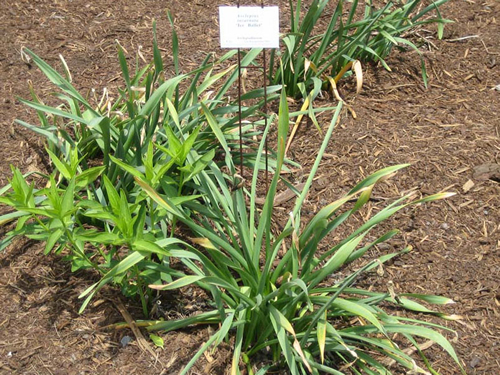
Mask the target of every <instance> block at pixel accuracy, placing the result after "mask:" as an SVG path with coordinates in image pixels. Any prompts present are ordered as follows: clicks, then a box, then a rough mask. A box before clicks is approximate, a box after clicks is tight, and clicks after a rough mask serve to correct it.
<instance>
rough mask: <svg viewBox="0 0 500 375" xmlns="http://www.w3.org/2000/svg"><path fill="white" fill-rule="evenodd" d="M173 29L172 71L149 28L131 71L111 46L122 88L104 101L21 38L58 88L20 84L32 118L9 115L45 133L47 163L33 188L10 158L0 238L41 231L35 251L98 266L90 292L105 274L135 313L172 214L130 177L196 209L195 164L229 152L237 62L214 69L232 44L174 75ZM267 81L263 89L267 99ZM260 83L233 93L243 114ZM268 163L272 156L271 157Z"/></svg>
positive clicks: (249, 131)
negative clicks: (142, 61) (147, 57)
mask: <svg viewBox="0 0 500 375" xmlns="http://www.w3.org/2000/svg"><path fill="white" fill-rule="evenodd" d="M173 37H174V38H173V40H174V43H173V44H174V47H173V55H174V68H175V71H176V73H177V74H176V75H175V76H174V77H172V78H170V79H165V78H164V76H165V75H166V73H165V68H164V63H163V60H162V58H161V55H160V51H159V48H158V46H157V43H156V37H155V38H154V42H153V54H154V62H153V63H152V64H150V65H147V66H146V67H144V68H141V69H140V68H139V64H138V61H139V59H137V65H136V68H135V73H134V74H133V75H132V76H131V74H130V72H129V65H128V63H127V59H126V55H125V52H124V50H123V49H122V48H121V46H119V49H118V55H119V61H120V66H121V70H122V75H123V80H124V82H125V88H124V89H118V92H119V97H118V99H117V100H115V101H113V100H112V99H111V98H110V97H109V94H108V92H107V90H104V94H103V97H102V98H101V100H100V102H99V103H97V101H96V103H95V104H94V105H93V104H91V100H90V99H87V98H85V97H84V96H83V95H82V94H80V93H79V92H78V91H77V90H76V89H75V87H74V86H73V85H72V84H71V74H70V72H69V70H68V68H67V64H66V63H65V61H64V59H63V67H64V69H65V75H64V76H63V75H61V74H59V73H58V72H57V71H56V70H55V69H54V68H52V67H51V66H49V65H48V64H47V63H46V62H45V61H43V60H42V59H41V58H39V57H38V56H37V55H36V54H35V53H33V52H32V51H30V50H28V49H26V50H25V53H26V54H27V55H29V56H30V57H31V58H32V61H33V62H34V64H36V65H37V66H38V67H39V68H40V70H41V71H42V72H43V73H44V74H45V75H46V77H47V78H48V79H49V80H50V81H51V82H52V83H53V84H54V85H56V86H57V87H58V88H59V89H60V92H57V93H55V94H54V96H55V98H56V99H58V100H60V104H58V105H56V106H49V105H46V104H44V103H43V102H42V100H41V99H40V98H39V97H38V96H37V95H36V93H35V90H34V89H33V87H30V90H31V95H32V100H31V101H28V100H23V99H20V100H21V101H22V102H23V103H24V104H26V105H27V106H29V107H30V108H33V109H35V110H36V111H37V114H38V118H39V121H40V125H39V126H35V125H31V124H28V123H26V122H24V121H21V120H17V122H18V123H19V124H21V125H23V126H25V127H27V128H29V129H31V130H33V131H35V132H36V133H38V134H40V135H42V136H43V137H44V138H45V140H46V141H47V155H48V157H49V159H50V161H51V164H52V165H53V167H54V170H53V171H52V172H51V173H49V174H47V175H45V174H39V176H40V177H41V178H42V179H43V180H44V182H43V183H46V187H45V188H41V189H40V188H36V187H35V184H34V183H31V184H30V183H29V182H28V180H27V176H23V175H22V174H21V172H20V171H19V170H18V169H15V168H13V178H12V180H11V183H10V184H9V185H7V186H6V187H5V188H3V189H2V191H1V194H0V203H3V204H6V205H8V206H10V207H11V208H13V209H14V210H15V211H14V212H11V213H8V214H6V215H3V216H1V217H0V222H2V223H5V222H8V221H12V220H17V225H16V227H15V228H14V229H13V230H12V231H11V232H9V233H8V234H7V235H6V236H5V237H4V238H3V239H2V241H1V242H0V249H3V248H5V247H6V246H7V245H8V244H9V243H10V242H11V240H12V239H13V238H14V237H16V236H27V237H29V238H32V239H36V240H40V241H45V242H46V244H45V253H49V252H51V251H54V252H56V253H60V254H64V255H65V257H66V259H67V260H69V261H71V263H72V269H73V270H74V271H76V270H78V269H84V268H92V269H94V270H95V271H97V272H98V273H99V274H100V276H101V277H102V279H101V280H100V282H98V283H96V284H95V285H94V286H93V287H92V288H90V289H89V294H90V295H94V294H95V292H97V291H98V290H99V289H100V288H101V287H102V286H104V285H105V284H106V283H108V282H113V283H114V284H116V285H118V286H120V287H121V288H122V290H123V292H124V293H125V294H126V295H127V296H135V295H138V296H139V297H140V299H141V301H142V304H143V310H144V314H145V315H146V316H147V315H148V305H149V303H150V301H151V298H149V297H150V294H151V290H150V289H148V288H147V285H148V284H149V283H152V282H153V283H154V282H161V281H162V280H163V281H166V280H171V276H170V269H169V258H168V256H169V253H168V251H164V250H163V249H161V248H159V247H154V242H155V241H156V240H158V239H164V238H169V237H172V236H174V234H175V232H176V230H177V225H176V218H175V216H173V215H171V214H168V215H163V212H162V211H161V210H157V209H156V208H155V207H154V202H153V201H152V200H151V199H150V198H147V197H146V195H145V194H144V193H143V192H142V190H141V189H140V188H139V186H138V185H137V183H136V182H135V181H134V178H139V179H140V180H141V181H144V182H146V183H148V184H149V185H151V186H153V187H154V188H155V189H157V190H158V191H159V192H160V193H161V194H163V195H165V196H166V197H168V198H169V199H170V200H171V202H173V204H175V205H183V206H184V209H186V210H191V211H198V212H199V211H201V212H203V211H204V208H203V202H204V201H203V200H204V198H203V194H204V193H203V191H202V190H201V188H202V187H201V185H200V183H199V178H198V175H199V174H200V172H201V171H203V170H204V169H205V168H207V165H208V164H209V163H210V162H212V160H217V162H219V163H223V162H224V159H227V160H229V159H232V158H234V157H238V158H239V154H238V153H236V152H235V151H236V150H238V147H237V145H238V144H239V139H238V124H237V120H238V117H237V115H236V113H237V111H238V105H237V104H235V103H234V102H230V101H229V100H227V99H226V93H227V91H228V90H229V88H230V87H231V85H232V83H233V82H234V80H235V79H236V78H237V72H236V70H235V66H234V65H233V66H230V67H228V68H225V69H221V68H220V66H222V64H223V63H225V62H226V61H227V60H228V59H229V58H230V57H231V56H232V55H233V54H234V53H235V52H234V51H233V52H229V53H228V54H226V55H225V56H223V57H222V58H221V59H220V60H217V61H214V62H211V56H207V58H206V59H205V60H204V61H203V63H202V64H201V66H200V67H199V68H198V69H196V70H195V71H193V72H190V73H187V74H180V73H179V68H178V63H177V60H178V47H177V44H176V35H175V32H174V35H173ZM258 52H259V51H258V50H253V51H250V52H249V53H248V54H246V55H245V56H244V57H243V61H244V63H245V64H250V63H251V62H252V61H253V59H254V58H255V56H257V55H258ZM279 89H280V86H274V87H269V88H267V94H268V97H269V100H272V99H273V98H274V97H276V95H277V94H276V91H277V90H279ZM209 90H213V93H212V94H210V93H209ZM263 94H264V90H263V89H257V90H253V91H250V92H248V93H247V94H245V96H244V97H243V99H246V98H252V99H255V100H254V101H253V104H252V105H251V106H244V107H243V108H242V117H243V118H244V119H247V118H249V117H250V116H254V115H257V114H258V113H259V108H260V106H261V105H262V101H263ZM258 126H259V123H256V122H253V123H251V122H250V121H247V123H246V125H245V126H244V127H243V129H242V131H243V137H244V139H245V145H246V148H247V150H246V152H245V153H244V163H245V165H248V166H251V167H252V166H254V165H255V164H254V162H255V160H256V155H255V151H252V148H253V146H252V144H253V143H254V142H253V137H255V136H258V134H259V132H260V131H259V130H258V129H259V128H258ZM219 138H223V139H224V140H225V142H226V143H227V144H228V148H227V149H226V151H227V152H226V153H225V156H223V155H222V154H219V155H217V152H218V139H219ZM252 142H253V143H252ZM229 147H230V148H231V149H229ZM269 166H270V168H271V169H273V168H274V167H275V161H274V159H273V158H272V157H271V158H270V160H269ZM258 167H259V168H263V167H264V163H260V164H259V166H258ZM43 183H41V184H43ZM171 242H172V243H173V244H175V242H176V241H175V239H172V240H171ZM148 244H153V245H151V246H149V245H148ZM87 302H88V301H87ZM84 307H85V305H84V306H83V307H82V309H83V308H84Z"/></svg>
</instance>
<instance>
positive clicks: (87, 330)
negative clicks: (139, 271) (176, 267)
mask: <svg viewBox="0 0 500 375" xmlns="http://www.w3.org/2000/svg"><path fill="white" fill-rule="evenodd" d="M219 4H220V3H219V2H213V1H203V2H202V1H197V2H195V1H187V2H185V1H170V2H168V6H169V9H170V10H171V11H172V13H173V14H174V15H175V18H176V19H175V23H176V30H177V32H178V35H179V41H180V48H181V51H180V53H181V55H180V57H181V66H182V68H183V69H184V70H185V71H187V70H190V69H191V68H194V67H195V66H197V65H198V64H199V62H200V61H201V60H202V59H203V58H204V56H205V54H206V53H208V52H211V51H216V53H217V54H220V53H221V51H220V50H218V48H217V46H218V28H217V5H219ZM165 6H166V3H165V2H161V1H138V2H135V3H134V4H133V5H130V3H129V2H126V1H115V2H113V3H112V4H108V2H105V1H92V2H90V1H80V0H73V1H71V2H69V1H51V2H49V1H37V2H32V1H17V2H16V1H11V2H4V3H2V5H0V11H1V13H0V14H1V16H0V27H1V30H2V35H3V36H4V38H3V43H2V44H1V45H0V64H1V69H0V82H2V85H1V87H0V90H1V91H0V112H1V114H2V116H1V117H0V119H1V120H0V126H1V131H2V132H1V134H2V135H1V137H0V143H1V147H0V153H1V154H0V184H1V185H2V186H3V185H5V184H6V183H7V179H8V178H9V177H10V169H9V165H10V164H15V165H17V166H19V167H20V168H21V169H22V170H23V172H27V171H33V170H42V171H43V170H45V169H46V168H47V166H48V160H47V159H46V158H45V157H44V156H43V153H44V152H43V145H42V144H41V142H40V141H39V140H38V139H37V138H36V137H35V136H34V135H33V134H31V133H28V132H26V131H25V130H23V129H21V128H20V127H19V126H17V125H14V124H13V120H14V119H15V118H21V119H25V120H32V121H35V120H33V118H34V114H33V113H31V112H28V111H27V109H26V107H24V106H22V105H21V104H20V103H19V102H17V101H16V98H15V96H20V97H24V98H27V97H28V96H29V91H28V82H27V81H28V80H30V81H31V82H33V84H34V86H35V87H36V88H37V89H38V92H39V93H40V92H41V93H42V94H41V96H43V93H48V92H50V91H52V90H53V88H52V87H50V85H49V84H48V83H47V82H46V81H45V80H44V79H43V77H42V74H41V73H40V72H39V71H38V70H37V69H36V68H35V67H32V66H31V65H30V64H29V62H27V61H26V60H25V61H23V59H22V58H21V52H20V51H21V47H24V46H26V47H29V48H31V49H32V50H33V51H35V52H36V53H37V54H38V55H40V56H41V57H42V58H44V59H45V60H46V61H48V62H49V63H50V64H52V65H57V64H58V61H57V59H58V54H63V55H64V57H65V59H66V61H67V63H68V65H69V67H70V69H71V71H72V73H73V79H74V83H75V86H76V87H78V88H79V89H82V90H84V91H85V90H88V91H89V92H91V89H92V88H96V89H98V90H100V89H101V88H102V87H105V86H106V87H108V88H110V90H111V92H112V91H113V88H114V87H116V86H117V85H119V84H120V80H121V77H120V76H119V66H118V59H117V57H116V44H115V40H118V41H119V42H120V44H121V45H122V46H124V47H125V48H126V49H127V51H128V52H129V56H132V57H133V56H135V52H136V51H137V49H138V46H139V45H141V46H142V53H143V55H144V57H145V59H146V61H150V59H151V43H152V31H151V25H152V20H153V18H154V19H157V20H158V36H159V45H160V46H161V47H162V48H163V53H164V55H165V56H168V54H169V51H170V27H169V24H168V21H167V19H166V14H165V11H164V10H165ZM442 12H443V15H444V16H445V17H446V18H449V19H452V20H454V21H456V23H455V24H452V25H448V26H447V28H446V29H445V38H444V40H443V41H438V40H436V38H435V31H433V30H420V31H419V32H418V33H419V35H415V36H414V37H413V38H414V40H418V39H419V38H421V41H422V42H424V46H423V50H424V51H425V58H426V61H427V72H428V75H429V89H428V90H425V89H424V88H423V84H422V81H421V76H420V72H419V68H420V62H419V58H418V55H417V54H415V53H414V52H398V51H394V53H393V54H392V55H391V57H390V58H389V59H388V63H389V65H390V66H391V68H392V69H393V71H392V72H391V73H389V72H386V71H384V70H383V69H382V68H380V67H378V66H369V67H365V85H364V90H363V92H362V93H361V94H360V95H358V96H357V97H355V95H354V93H355V88H354V86H355V83H354V82H351V81H349V80H346V81H344V82H342V83H341V85H340V92H341V93H342V94H343V96H344V97H345V99H346V101H347V102H348V103H349V104H350V105H351V106H352V107H353V108H354V110H355V111H356V114H357V119H356V120H354V119H353V118H352V116H351V115H350V114H349V113H346V114H344V116H343V118H342V121H341V124H340V127H339V128H338V129H337V131H336V133H335V135H334V141H333V142H332V144H331V146H330V147H329V150H328V151H327V158H326V159H325V160H324V162H323V163H322V167H321V169H320V171H319V174H318V178H317V180H316V184H315V185H314V186H313V190H312V191H311V193H310V194H309V197H308V202H307V203H306V206H305V207H304V211H305V212H306V215H307V210H309V211H310V212H311V213H312V212H314V211H315V210H316V208H317V207H318V206H321V205H323V204H325V203H328V202H330V201H332V200H334V199H335V198H337V197H339V196H340V195H341V193H345V192H346V191H347V190H348V189H349V188H350V187H352V186H353V185H354V184H355V183H356V182H357V181H359V180H360V179H361V178H362V177H363V176H366V175H368V174H369V173H371V172H374V171H376V170H377V169H380V168H381V167H384V166H388V165H393V164H399V163H406V162H410V163H412V167H411V168H409V169H408V170H405V171H403V172H401V173H399V175H398V176H397V178H396V179H394V180H393V181H392V182H390V183H388V184H386V185H385V186H384V187H382V188H379V190H377V191H376V192H375V196H376V197H378V199H380V200H383V199H384V198H391V197H394V196H398V195H399V194H400V193H401V192H403V191H408V190H409V189H412V188H414V187H417V188H418V189H419V191H420V192H422V193H424V194H431V193H434V192H438V191H441V190H451V191H455V192H457V195H456V196H455V197H453V198H451V199H449V200H447V201H444V202H443V201H441V202H437V203H433V204H431V205H427V206H425V207H423V208H421V209H417V210H411V211H405V212H403V214H400V215H398V216H397V218H396V220H397V223H396V224H397V226H398V227H399V228H400V229H401V230H402V235H401V236H400V237H399V238H398V240H397V241H393V242H392V243H391V244H390V246H394V247H395V249H399V248H402V247H403V246H404V244H406V243H409V244H411V245H412V246H413V247H414V251H413V252H412V253H410V254H407V255H405V256H404V257H402V258H400V259H398V260H396V261H395V262H394V263H393V264H391V265H390V266H389V267H387V268H386V271H387V272H386V275H385V276H384V278H380V279H376V278H375V279H367V280H364V281H363V282H366V283H368V282H370V283H372V284H374V288H377V289H379V290H384V288H386V284H387V282H388V281H389V280H392V281H393V283H394V285H395V289H396V292H415V293H424V292H425V293H432V294H441V295H446V296H448V297H451V298H452V299H454V300H455V301H456V302H457V304H455V305H452V306H450V307H448V308H447V310H446V312H449V313H454V314H458V315H462V316H463V319H462V320H460V321H458V322H449V323H446V324H447V325H449V326H450V327H452V328H454V329H455V330H456V331H457V332H458V341H456V343H455V346H456V349H457V351H458V353H459V355H460V357H461V359H462V360H463V361H464V365H465V367H466V368H467V371H468V373H469V374H495V373H497V371H498V369H499V368H500V363H499V362H498V358H499V357H500V341H499V337H500V292H499V280H500V261H499V258H498V255H499V247H500V242H499V241H500V227H499V223H500V219H499V217H500V212H499V207H500V186H499V182H498V180H499V177H500V176H499V174H500V172H499V171H498V170H497V172H496V173H495V170H494V167H493V166H492V165H493V164H497V163H500V139H499V137H500V120H499V118H500V115H499V113H498V112H499V108H500V106H499V104H500V92H499V91H496V90H494V87H495V86H496V85H498V84H500V61H499V59H500V49H499V46H498V36H499V35H500V25H499V22H500V21H499V19H500V18H499V15H500V5H499V4H498V3H497V2H495V1H493V0H490V1H462V0H452V1H450V2H449V3H448V4H447V5H446V6H444V7H443V9H442ZM464 37H465V38H464ZM166 60H167V61H168V58H167V59H166ZM497 61H498V62H497ZM100 94H101V92H99V91H98V92H96V95H97V96H100ZM333 100H334V99H332V98H328V97H326V98H325V99H324V101H323V102H319V103H318V104H320V105H321V104H325V105H327V104H328V103H331V102H332V101H333ZM319 120H320V122H321V121H322V124H327V123H328V122H329V117H328V116H326V115H322V116H321V117H320V118H319ZM318 138H319V137H318V136H317V133H316V129H315V127H314V125H312V124H310V125H308V124H306V123H305V122H304V124H303V125H302V128H301V129H300V130H299V132H298V135H297V136H296V139H295V141H294V144H293V145H292V148H291V152H290V154H289V156H291V157H293V159H294V160H297V161H298V162H300V163H301V164H302V165H303V166H304V169H305V172H307V168H308V166H310V165H311V164H312V162H313V160H314V156H315V152H316V150H317V148H318V145H319V143H320V141H319V140H318ZM484 164H489V165H490V169H489V171H485V172H483V173H481V169H480V168H479V169H478V166H481V165H484ZM497 165H498V164H497ZM299 174H300V173H299ZM298 178H300V177H298ZM469 181H470V182H469ZM372 205H373V209H374V210H377V201H376V200H375V201H373V202H372ZM283 211H284V212H286V207H285V208H284V209H283ZM276 225H280V223H279V220H278V223H277V224H276ZM380 250H381V251H383V250H384V249H380ZM385 250H387V249H385ZM42 252H43V247H41V246H39V245H35V244H34V243H31V242H29V241H25V240H18V241H16V242H15V243H14V244H13V246H11V247H10V248H8V249H7V250H6V251H5V252H4V253H2V254H0V300H1V301H2V302H1V303H0V329H1V332H2V335H1V336H0V366H1V367H0V371H2V372H5V373H20V374H29V373H33V374H36V373H42V374H43V373H47V374H51V373H52V374H67V373H70V374H71V373H110V374H113V373H116V374H118V373H120V374H121V373H131V374H133V373H140V374H148V373H151V374H158V373H162V372H163V373H165V374H175V373H177V372H178V370H179V369H180V368H181V367H182V366H183V364H185V363H186V362H187V361H188V360H189V359H190V358H191V357H192V355H193V354H194V353H195V352H196V351H197V350H198V348H199V347H200V345H201V344H202V343H203V342H204V341H205V340H206V339H207V337H208V336H209V334H210V332H209V329H207V328H202V329H197V328H192V329H189V330H185V331H182V332H176V333H169V334H168V335H166V336H165V337H164V339H165V349H164V350H161V349H157V355H158V358H157V359H152V358H150V355H149V354H147V353H144V352H142V351H141V350H140V348H139V347H138V345H136V343H135V341H132V343H130V344H129V345H127V346H126V347H121V343H120V342H121V340H122V338H123V337H124V336H125V335H129V336H133V335H132V333H131V332H129V331H110V330H109V329H105V328H104V327H105V326H106V325H108V324H111V323H114V322H117V321H123V317H122V315H121V314H120V312H119V311H118V310H117V308H116V306H117V302H116V300H117V298H119V297H120V295H119V293H116V292H113V291H112V290H110V289H107V290H105V291H104V292H103V293H101V295H100V297H99V298H97V299H95V300H94V301H93V303H92V304H91V306H90V308H89V309H87V310H86V312H85V314H84V315H78V314H77V311H78V308H79V306H80V303H81V301H79V300H78V299H77V298H76V297H77V295H78V294H79V292H81V291H83V290H84V289H85V288H86V287H87V286H88V285H90V284H91V283H92V282H93V281H94V280H93V279H92V276H91V275H90V274H89V275H88V277H87V276H86V275H85V274H79V275H77V276H76V275H73V274H71V272H70V269H69V267H68V266H67V265H66V264H64V263H61V262H59V261H58V260H57V258H56V257H45V256H43V254H42ZM124 303H126V302H125V301H124ZM204 303H205V296H204V295H203V294H200V293H199V291H198V290H196V289H187V290H182V292H181V293H177V294H173V295H171V296H170V298H169V299H168V300H164V301H163V304H162V305H163V308H164V310H165V311H166V314H167V316H166V318H171V319H172V318H177V317H179V316H181V315H183V316H184V315H189V314H193V313H195V312H196V311H197V310H203V309H204ZM126 308H127V310H128V311H129V312H130V314H131V315H132V316H133V317H137V318H139V317H140V313H141V312H140V305H139V304H136V305H133V304H128V305H126ZM449 338H452V336H449ZM9 353H10V354H9ZM426 353H427V354H428V356H429V357H430V359H431V361H432V362H433V364H434V368H435V369H436V370H439V371H440V372H441V373H443V374H455V373H457V369H456V367H455V366H454V365H453V363H452V359H451V358H449V357H448V356H447V355H445V354H444V353H443V352H442V351H440V350H438V349H437V348H436V347H435V346H433V347H431V348H430V349H428V350H427V351H426ZM228 363H230V350H229V347H224V346H222V347H219V348H218V349H217V351H216V352H215V353H213V354H212V355H211V356H206V357H205V358H204V359H203V360H201V361H199V363H198V364H197V367H196V370H193V373H207V374H224V373H225V372H226V371H227V367H228Z"/></svg>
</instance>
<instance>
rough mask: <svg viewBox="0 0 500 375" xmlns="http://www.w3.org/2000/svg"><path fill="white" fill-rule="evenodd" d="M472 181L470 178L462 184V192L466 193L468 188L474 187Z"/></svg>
mask: <svg viewBox="0 0 500 375" xmlns="http://www.w3.org/2000/svg"><path fill="white" fill-rule="evenodd" d="M474 185H475V184H474V182H473V181H472V180H468V181H467V182H466V183H465V184H464V186H462V189H463V191H464V193H467V192H468V191H469V190H470V189H472V188H473V187H474Z"/></svg>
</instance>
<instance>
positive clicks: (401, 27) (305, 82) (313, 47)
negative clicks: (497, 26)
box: [270, 0, 450, 101]
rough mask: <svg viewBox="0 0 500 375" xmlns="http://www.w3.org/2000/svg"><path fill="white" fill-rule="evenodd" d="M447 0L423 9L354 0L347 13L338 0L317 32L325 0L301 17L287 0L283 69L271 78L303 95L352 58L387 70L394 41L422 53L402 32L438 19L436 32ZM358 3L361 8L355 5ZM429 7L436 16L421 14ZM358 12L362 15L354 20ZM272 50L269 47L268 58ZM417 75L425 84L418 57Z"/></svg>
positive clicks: (411, 1)
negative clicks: (419, 71) (378, 65)
mask: <svg viewBox="0 0 500 375" xmlns="http://www.w3.org/2000/svg"><path fill="white" fill-rule="evenodd" d="M447 1H448V0H437V1H432V2H431V3H430V4H429V5H428V6H426V7H424V8H423V9H421V8H420V6H421V4H422V1H421V0H408V1H405V2H393V1H389V2H386V4H385V6H383V7H382V8H381V9H378V10H377V9H375V7H374V5H373V3H372V1H371V0H369V1H366V2H362V5H361V4H360V3H359V1H358V0H354V1H352V2H350V8H348V13H347V15H346V14H345V13H344V10H345V9H346V3H348V2H347V1H345V0H340V1H338V2H337V6H336V8H335V10H334V11H333V14H332V16H331V18H330V21H329V23H328V25H327V27H326V30H325V31H324V32H318V31H317V30H316V29H317V28H318V23H319V20H320V19H321V17H323V16H324V14H325V13H326V12H325V9H326V8H327V5H328V4H329V0H313V1H312V3H311V5H310V6H309V7H308V8H307V11H306V12H305V14H304V16H303V17H301V11H302V1H301V0H299V1H297V3H296V5H295V6H294V4H293V2H292V1H291V0H290V31H289V32H288V33H286V35H285V37H284V38H283V43H284V45H285V48H284V50H283V51H282V52H281V55H280V60H281V61H282V63H283V67H284V69H283V70H279V69H276V70H274V71H272V72H271V76H270V79H271V82H273V83H274V84H276V83H278V82H279V83H283V84H284V85H285V87H286V91H287V94H288V95H289V96H292V97H298V96H300V95H301V94H302V95H303V96H304V98H305V97H306V96H307V95H309V94H310V93H311V92H313V91H316V92H315V94H314V96H316V95H317V92H318V91H317V89H316V88H317V87H321V86H322V85H323V86H324V85H328V86H330V85H334V84H335V83H336V82H338V81H339V79H340V78H342V76H343V75H344V74H345V73H346V71H347V69H346V68H348V67H350V64H352V62H353V61H355V60H361V61H375V62H376V61H380V63H381V64H382V65H383V66H384V67H385V68H386V69H388V70H390V68H389V66H388V65H387V64H386V62H385V61H384V59H385V58H386V56H387V55H388V54H389V52H390V51H391V49H392V47H393V46H397V45H406V46H409V47H410V48H412V49H414V50H415V51H417V52H418V53H419V54H421V52H420V50H419V49H418V48H417V46H416V45H415V44H413V43H412V42H411V41H410V40H408V39H405V38H404V37H402V36H401V35H403V34H405V33H406V32H409V31H410V30H413V29H415V28H417V27H418V26H420V25H423V24H428V23H437V24H438V36H439V37H441V36H442V32H443V26H444V24H445V23H447V22H450V21H448V20H445V19H443V18H442V17H441V14H440V12H439V6H441V5H442V4H444V3H445V2H447ZM363 5H364V9H359V8H360V7H362V6H363ZM431 11H436V13H437V17H436V18H427V17H426V16H427V14H428V13H430V12H431ZM360 13H362V19H361V20H357V17H358V16H359V14H360ZM276 54H277V52H273V54H272V61H273V60H274V58H276V57H277V56H276ZM271 65H272V64H271ZM422 76H423V78H424V83H425V84H426V82H427V79H426V73H425V65H424V61H423V59H422ZM332 81H333V82H332ZM311 101H312V100H311Z"/></svg>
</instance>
